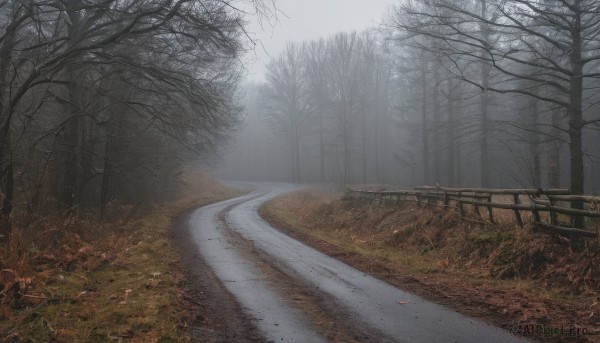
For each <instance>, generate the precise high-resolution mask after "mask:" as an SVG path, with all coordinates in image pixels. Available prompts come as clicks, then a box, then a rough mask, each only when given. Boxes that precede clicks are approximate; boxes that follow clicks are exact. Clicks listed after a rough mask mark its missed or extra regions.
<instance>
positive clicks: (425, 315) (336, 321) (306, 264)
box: [188, 184, 523, 342]
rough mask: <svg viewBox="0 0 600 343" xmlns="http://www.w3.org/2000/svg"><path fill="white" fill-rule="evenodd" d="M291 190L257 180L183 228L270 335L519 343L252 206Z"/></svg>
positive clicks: (283, 337) (313, 339) (318, 339)
mask: <svg viewBox="0 0 600 343" xmlns="http://www.w3.org/2000/svg"><path fill="white" fill-rule="evenodd" d="M292 189H293V187H292V186H290V185H279V184H261V185H258V187H257V189H256V190H255V191H254V192H252V193H251V194H248V195H245V196H242V197H240V198H236V199H232V200H228V201H225V202H222V203H218V204H214V205H210V206H207V207H203V208H201V209H198V210H196V211H195V212H193V213H192V214H191V215H190V216H189V223H188V227H189V228H190V230H191V237H192V239H193V243H194V245H195V246H196V247H197V249H198V251H199V252H200V256H201V257H202V259H203V260H204V262H205V263H206V264H207V265H208V266H209V267H210V268H211V269H212V271H214V273H215V275H216V276H217V278H218V279H219V280H220V281H221V283H222V284H223V285H224V287H225V288H226V289H227V291H229V292H230V293H231V294H232V295H233V296H234V297H235V299H237V301H238V302H239V304H240V305H241V308H242V310H243V312H244V315H245V317H246V318H247V320H249V321H251V322H252V323H253V325H254V326H255V327H256V328H257V329H258V331H259V332H260V333H261V334H262V335H263V336H264V337H266V340H267V341H277V342H279V341H285V342H292V341H295V342H326V341H379V342H522V341H523V340H521V339H519V338H517V337H516V336H514V335H512V334H511V333H510V332H508V331H505V330H502V329H499V328H496V327H493V326H490V325H488V324H485V323H483V322H480V321H478V320H476V319H473V318H469V317H466V316H464V315H461V314H459V313H457V312H455V311H452V310H450V309H447V308H444V307H442V306H439V305H436V304H434V303H431V302H429V301H426V300H424V299H422V298H420V297H417V296H415V295H412V294H410V293H407V292H405V291H402V290H400V289H398V288H395V287H393V286H391V285H389V284H387V283H385V282H383V281H380V280H378V279H375V278H373V277H371V276H369V275H367V274H365V273H363V272H360V271H358V270H356V269H354V268H352V267H349V266H347V265H345V264H343V263H341V262H340V261H338V260H336V259H334V258H331V257H329V256H327V255H324V254H322V253H320V252H318V251H316V250H314V249H312V248H310V247H308V246H306V245H304V244H302V243H300V242H298V241H296V240H294V239H293V238H291V237H289V236H286V235H285V234H283V233H281V232H280V231H278V230H275V229H274V228H272V227H271V226H270V225H269V224H268V223H266V222H265V221H263V220H262V219H261V218H260V217H259V215H258V213H257V210H258V208H259V207H260V205H261V204H263V203H264V202H265V201H267V200H269V199H272V198H273V197H275V196H277V195H279V194H281V193H284V192H287V191H290V190H292ZM237 340H238V341H244V340H245V338H243V337H238V338H237Z"/></svg>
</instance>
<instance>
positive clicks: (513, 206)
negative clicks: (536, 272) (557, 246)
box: [346, 186, 600, 237]
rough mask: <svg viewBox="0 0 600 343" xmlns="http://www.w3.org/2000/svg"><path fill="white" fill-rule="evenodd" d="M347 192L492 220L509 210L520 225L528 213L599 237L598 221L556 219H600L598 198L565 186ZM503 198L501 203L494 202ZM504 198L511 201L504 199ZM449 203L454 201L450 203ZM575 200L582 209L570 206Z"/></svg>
mask: <svg viewBox="0 0 600 343" xmlns="http://www.w3.org/2000/svg"><path fill="white" fill-rule="evenodd" d="M346 192H347V195H348V196H350V197H353V198H361V199H367V200H371V201H378V202H395V203H399V202H401V201H414V202H416V203H417V204H418V205H419V206H420V205H422V204H427V205H430V206H443V207H444V208H446V209H447V208H455V209H457V210H458V211H459V212H460V214H461V216H463V217H464V216H466V210H465V206H464V205H471V206H472V207H473V211H474V212H475V214H476V215H477V216H478V217H479V218H480V219H482V220H483V216H482V215H481V211H480V208H482V207H483V208H485V209H487V219H488V220H489V221H490V222H491V223H494V222H495V218H494V211H493V209H504V210H512V211H513V213H514V217H515V221H516V222H517V224H519V226H521V227H523V226H524V225H525V223H524V221H523V216H522V214H521V212H530V213H531V214H532V217H533V223H534V224H535V225H536V226H538V227H541V228H545V229H548V230H552V231H556V232H559V233H561V234H566V235H570V236H583V237H598V224H596V228H595V231H591V230H588V229H586V228H583V227H566V226H564V223H562V225H561V222H560V221H559V216H558V214H563V215H566V216H569V218H570V222H571V223H575V222H576V218H581V217H584V218H586V217H587V218H600V197H597V196H589V195H572V194H570V193H571V192H570V190H568V189H488V188H444V187H428V186H424V187H415V188H414V189H412V190H368V189H360V188H359V187H357V186H350V187H347V190H346ZM494 197H503V200H504V201H503V202H496V201H494ZM507 197H508V199H510V202H507V200H506V199H507ZM451 202H454V204H453V205H452V203H451ZM574 202H577V203H579V205H580V206H578V207H582V208H583V209H579V208H572V207H571V204H572V203H574ZM540 212H548V213H549V214H550V215H549V217H550V218H549V222H544V221H543V220H542V216H541V215H540Z"/></svg>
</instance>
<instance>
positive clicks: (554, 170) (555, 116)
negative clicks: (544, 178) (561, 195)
mask: <svg viewBox="0 0 600 343" xmlns="http://www.w3.org/2000/svg"><path fill="white" fill-rule="evenodd" d="M551 131H552V137H553V140H552V142H551V143H550V154H549V156H548V166H549V168H548V187H549V188H554V189H559V188H560V187H561V185H560V140H559V139H560V135H561V132H560V112H559V110H558V109H554V110H553V111H552V129H551Z"/></svg>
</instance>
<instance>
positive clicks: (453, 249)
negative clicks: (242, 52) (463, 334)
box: [261, 189, 600, 332]
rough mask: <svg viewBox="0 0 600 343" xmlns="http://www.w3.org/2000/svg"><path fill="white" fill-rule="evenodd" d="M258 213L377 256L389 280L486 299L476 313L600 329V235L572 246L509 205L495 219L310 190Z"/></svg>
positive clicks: (453, 295)
mask: <svg viewBox="0 0 600 343" xmlns="http://www.w3.org/2000/svg"><path fill="white" fill-rule="evenodd" d="M261 211H262V213H263V215H265V216H266V217H267V218H271V219H272V220H274V223H280V224H281V225H282V227H287V228H288V229H289V228H292V230H294V231H299V232H302V233H303V234H305V235H308V236H310V237H315V238H318V239H320V240H323V241H326V242H328V243H330V244H332V245H334V246H336V247H339V248H341V249H342V250H343V251H346V252H351V253H356V254H358V255H361V256H364V257H367V258H368V259H372V260H376V261H378V262H379V263H381V264H383V265H384V266H386V267H387V268H388V269H389V270H390V271H388V272H385V273H384V274H382V277H384V278H385V277H386V275H389V274H390V273H394V274H396V275H404V276H411V277H414V278H415V279H418V280H421V281H420V285H421V286H419V287H423V288H426V287H429V286H431V288H432V289H433V292H438V291H439V290H440V289H441V290H443V292H444V294H450V295H451V296H450V298H451V299H454V300H453V302H454V303H457V302H461V303H462V304H463V305H464V304H470V303H473V300H474V299H477V301H475V303H476V304H477V303H480V302H481V303H485V304H486V305H485V306H484V307H483V309H479V310H477V309H475V310H472V309H467V310H466V312H468V313H470V314H471V315H476V316H480V315H481V316H487V315H489V314H490V311H491V310H490V309H496V310H497V311H501V312H500V313H501V315H500V318H504V319H503V320H512V321H513V323H519V322H523V323H531V322H533V323H536V322H537V321H538V320H539V321H545V320H548V318H550V319H551V320H553V321H555V322H559V321H560V322H561V323H562V322H565V323H568V324H569V323H576V324H578V325H584V326H586V327H587V328H588V329H590V330H592V331H594V332H600V320H599V319H598V315H597V314H596V313H598V306H599V305H598V304H599V303H600V273H597V271H598V270H600V249H599V248H598V246H597V245H596V242H595V240H591V241H588V242H587V244H586V247H585V249H583V250H582V251H573V250H571V248H570V244H569V241H568V239H566V238H562V237H560V236H556V235H549V234H546V233H542V232H536V231H534V230H533V229H532V228H531V227H526V228H520V227H518V226H517V225H516V224H515V223H514V221H508V219H509V218H508V217H509V215H511V214H512V215H514V214H513V213H512V211H511V212H510V213H509V212H506V213H500V212H499V215H498V216H497V217H500V218H502V219H505V218H503V217H506V222H505V221H504V220H501V221H500V223H499V224H497V225H490V224H481V223H480V222H478V220H477V218H471V219H469V220H463V219H462V218H461V217H460V215H459V214H458V213H456V212H455V211H443V210H442V209H436V208H428V207H417V206H415V205H413V204H409V205H402V206H397V205H394V206H374V205H371V204H369V203H364V202H357V201H352V200H345V199H343V198H341V197H340V196H339V195H336V194H327V193H324V192H322V191H319V190H314V189H313V190H302V191H298V192H296V193H291V194H288V195H284V196H281V197H279V198H276V199H274V200H272V201H270V202H269V203H267V204H266V205H265V206H264V207H263V208H262V210H261ZM485 212H487V211H482V213H483V214H485ZM484 218H485V217H484ZM513 218H514V217H513ZM388 281H389V280H388ZM392 282H394V280H392ZM408 286H409V287H410V285H408ZM419 287H417V288H414V287H413V289H412V290H413V291H417V292H419V291H420V290H419ZM430 294H431V293H430ZM459 299H460V301H459ZM480 299H481V300H480ZM525 299H526V301H523V300H525ZM468 306H471V305H468ZM468 306H467V307H468ZM474 306H475V305H474ZM478 311H479V312H478ZM492 320H496V319H492Z"/></svg>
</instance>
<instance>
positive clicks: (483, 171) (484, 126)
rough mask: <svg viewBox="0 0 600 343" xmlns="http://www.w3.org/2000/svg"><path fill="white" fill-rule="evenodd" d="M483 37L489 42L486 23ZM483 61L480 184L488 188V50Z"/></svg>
mask: <svg viewBox="0 0 600 343" xmlns="http://www.w3.org/2000/svg"><path fill="white" fill-rule="evenodd" d="M486 1H487V0H481V16H482V17H483V18H486V17H487V2H486ZM481 33H482V39H483V41H484V42H489V28H488V26H487V25H486V24H485V23H482V24H481ZM481 54H482V62H481V85H482V87H483V90H482V92H481V100H480V103H479V104H480V107H479V109H480V115H481V118H480V133H481V136H480V138H479V151H480V184H481V187H484V188H487V187H489V186H490V166H489V152H488V135H489V123H488V120H489V119H488V107H489V94H488V87H489V83H490V65H489V64H488V63H487V62H486V61H485V60H484V59H485V54H486V52H485V51H483V52H482V53H481Z"/></svg>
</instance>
